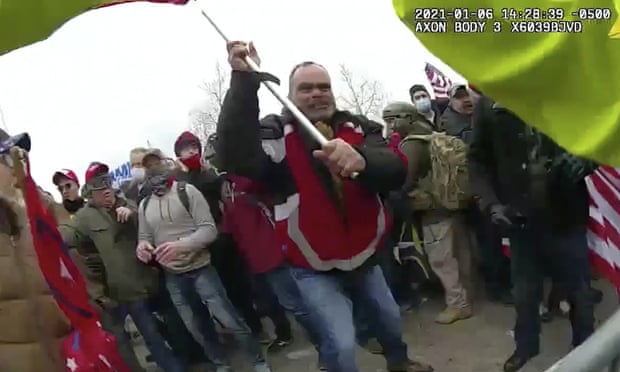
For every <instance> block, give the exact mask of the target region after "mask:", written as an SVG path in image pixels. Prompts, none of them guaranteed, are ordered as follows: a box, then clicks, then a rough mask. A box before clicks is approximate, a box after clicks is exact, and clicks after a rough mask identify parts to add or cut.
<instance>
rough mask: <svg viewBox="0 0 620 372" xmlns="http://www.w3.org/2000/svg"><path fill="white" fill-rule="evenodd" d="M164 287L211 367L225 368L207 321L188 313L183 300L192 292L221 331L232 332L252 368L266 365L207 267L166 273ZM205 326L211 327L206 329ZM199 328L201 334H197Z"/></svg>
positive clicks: (248, 332)
mask: <svg viewBox="0 0 620 372" xmlns="http://www.w3.org/2000/svg"><path fill="white" fill-rule="evenodd" d="M166 286H167V287H168V292H169V293H170V298H171V299H172V303H173V304H174V306H175V307H176V308H177V310H178V311H179V315H180V316H181V319H183V322H184V323H185V325H186V326H187V328H188V329H189V331H190V332H191V333H192V335H193V336H194V338H196V340H198V341H199V342H201V343H202V344H203V346H204V348H205V352H206V354H207V356H208V357H209V359H210V360H211V361H212V362H213V364H215V365H216V366H218V367H224V366H229V363H228V361H227V359H226V353H225V351H224V348H223V346H222V345H221V344H220V343H219V341H218V339H217V337H213V334H212V331H211V328H210V327H213V325H212V324H213V322H212V321H211V319H205V317H204V316H202V317H201V315H202V314H196V313H194V312H192V309H191V307H190V305H189V302H188V300H187V299H188V297H189V294H191V293H192V292H193V293H196V294H198V296H199V297H200V299H201V300H202V302H203V303H206V304H207V306H208V308H209V311H210V313H211V314H212V315H213V317H214V318H216V319H217V320H218V322H219V323H220V324H221V325H222V326H223V327H224V328H227V329H229V330H231V331H233V334H234V336H235V339H236V340H237V342H238V343H239V345H240V347H241V348H242V349H243V350H244V351H245V352H246V353H247V354H249V355H250V357H251V358H252V361H253V362H254V365H255V366H263V365H265V364H266V363H265V359H264V357H263V354H262V351H261V348H260V345H259V344H258V342H257V341H256V340H255V339H254V337H253V336H252V332H251V331H250V328H249V327H248V326H247V324H246V323H245V322H244V321H243V319H242V318H241V317H240V316H239V314H238V313H237V310H236V309H235V308H234V306H233V305H232V304H231V303H230V300H229V299H228V297H227V296H226V291H225V290H224V287H223V286H222V282H221V281H220V277H219V276H218V275H217V272H216V271H215V269H214V268H213V267H212V266H211V265H208V266H205V267H202V268H200V269H196V270H193V271H190V272H187V273H182V274H171V273H168V272H167V273H166ZM208 323H210V324H211V326H210V327H209V326H208V325H207V324H208ZM199 328H200V330H201V332H199V331H197V329H199Z"/></svg>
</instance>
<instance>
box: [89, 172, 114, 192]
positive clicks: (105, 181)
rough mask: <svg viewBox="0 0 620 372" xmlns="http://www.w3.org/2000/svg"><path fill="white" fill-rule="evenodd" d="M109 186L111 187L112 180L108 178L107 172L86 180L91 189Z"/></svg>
mask: <svg viewBox="0 0 620 372" xmlns="http://www.w3.org/2000/svg"><path fill="white" fill-rule="evenodd" d="M111 187H112V180H111V179H110V176H108V175H107V174H106V175H103V176H99V177H96V178H93V179H92V180H90V181H89V182H88V188H89V189H90V190H93V191H96V190H105V189H109V188H111Z"/></svg>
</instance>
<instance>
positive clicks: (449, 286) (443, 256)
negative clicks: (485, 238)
mask: <svg viewBox="0 0 620 372" xmlns="http://www.w3.org/2000/svg"><path fill="white" fill-rule="evenodd" d="M438 217H439V216H437V215H436V214H435V213H433V212H427V213H425V214H424V215H423V216H422V234H423V236H424V249H425V250H426V254H427V256H428V260H429V264H430V265H431V268H432V270H433V272H434V273H435V274H436V275H437V277H439V280H441V284H442V285H443V287H444V290H445V292H446V305H447V306H449V307H454V308H463V307H466V306H469V305H470V302H469V300H470V298H469V296H468V291H467V289H466V288H469V287H470V283H471V265H472V262H471V237H470V234H469V232H468V230H467V226H466V225H465V221H464V218H463V216H462V215H461V214H460V213H458V212H455V213H450V214H444V215H442V216H441V217H439V218H438Z"/></svg>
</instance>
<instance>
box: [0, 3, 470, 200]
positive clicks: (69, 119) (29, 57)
mask: <svg viewBox="0 0 620 372" xmlns="http://www.w3.org/2000/svg"><path fill="white" fill-rule="evenodd" d="M206 5H208V7H205V9H206V10H207V11H208V13H209V15H211V16H212V17H213V18H214V20H215V21H216V22H217V23H218V24H219V25H220V27H221V28H222V29H223V31H224V32H225V33H227V34H228V36H229V38H231V39H241V40H254V42H255V44H256V47H257V49H258V51H259V54H260V55H261V58H262V61H263V68H264V70H266V71H269V72H272V73H274V74H275V75H277V76H279V77H280V78H281V79H282V80H283V86H282V91H283V92H285V91H286V89H287V86H286V77H287V75H288V73H289V71H290V69H291V67H292V66H293V65H295V64H296V63H298V62H301V61H304V60H313V61H316V62H319V63H322V64H323V65H325V66H326V67H327V68H328V70H330V71H331V73H332V77H333V78H334V80H336V78H337V73H338V65H339V64H340V63H345V64H346V65H347V66H348V67H349V68H350V69H351V70H352V71H353V72H354V73H355V74H356V75H357V76H360V77H368V78H371V79H376V80H380V81H381V82H382V84H383V86H384V88H385V90H386V91H387V93H388V94H389V95H390V97H391V98H392V99H393V100H407V99H408V93H407V90H408V88H409V86H411V84H414V83H427V81H426V77H425V75H424V72H423V67H424V62H426V61H428V62H431V63H433V64H435V65H436V66H437V67H438V68H440V69H441V70H442V71H444V72H445V73H446V74H448V75H449V76H450V77H451V78H453V79H454V78H457V79H458V75H456V74H455V73H454V72H453V71H452V70H450V69H449V68H448V67H446V66H445V65H444V64H442V63H441V62H439V61H438V60H437V59H436V58H434V57H433V56H432V55H430V54H429V53H428V52H427V51H426V50H425V49H424V48H423V47H422V46H421V44H420V43H419V42H418V41H417V40H416V39H415V37H414V36H413V34H412V33H411V32H410V31H409V30H408V29H407V28H405V26H404V25H402V24H401V23H400V21H399V20H398V19H397V18H396V16H395V14H394V11H393V9H392V6H391V2H390V1H366V2H360V1H354V0H338V1H334V0H315V1H311V2H308V1H303V2H302V1H290V0H288V1H286V0H263V1H256V0H226V1H223V0H220V1H215V0H202V1H201V2H200V3H193V4H190V5H189V6H172V5H160V4H146V3H133V4H126V5H119V6H114V7H109V8H103V9H99V10H95V11H90V12H87V13H85V14H83V15H81V16H79V17H77V18H74V19H73V20H71V21H69V22H68V23H67V24H65V25H64V26H63V27H62V28H60V29H59V30H58V31H57V32H56V33H55V34H53V35H52V36H51V37H50V38H49V39H47V40H46V41H44V42H40V43H37V44H34V45H31V46H29V47H25V48H22V49H19V50H17V51H14V52H11V53H9V54H6V55H4V56H2V57H0V108H1V109H2V112H3V114H4V115H3V116H4V122H5V125H6V127H7V128H8V129H9V131H10V132H11V133H18V132H29V133H30V134H31V136H32V142H33V148H32V152H31V163H32V168H33V175H34V177H35V180H36V181H37V182H38V183H39V184H40V185H41V186H42V187H43V188H45V189H47V190H49V191H51V192H53V193H54V194H55V196H58V195H57V194H58V193H57V192H55V190H54V187H53V185H52V182H51V177H52V174H53V172H54V171H55V170H57V169H59V168H71V169H73V170H75V171H76V172H77V174H78V176H79V177H80V180H83V174H84V170H85V168H86V166H87V165H88V163H89V162H90V161H94V160H99V161H104V162H107V163H109V164H110V165H111V166H115V165H117V164H120V163H122V162H124V161H126V160H127V158H128V151H129V150H130V149H131V148H133V147H136V146H146V143H147V140H149V141H150V142H151V144H152V145H153V146H157V147H160V148H162V150H164V151H165V152H167V153H169V154H171V153H172V143H173V142H174V139H175V137H176V136H177V135H178V134H179V133H180V132H181V131H183V130H185V129H188V126H189V120H188V113H189V111H190V110H191V109H192V108H195V107H196V106H199V105H200V104H202V103H203V102H204V101H205V98H204V94H205V93H204V91H202V90H201V89H200V88H199V86H200V84H201V83H202V82H204V81H209V80H211V79H213V75H214V70H215V64H216V62H217V61H218V60H219V61H221V62H223V63H224V67H226V68H227V67H228V65H227V64H226V50H225V47H224V42H223V41H222V40H221V39H220V37H219V36H218V35H217V34H216V33H215V31H214V30H213V29H212V28H211V26H210V25H209V24H208V23H207V22H206V20H204V18H203V17H202V15H201V14H200V10H199V6H206ZM334 85H335V93H336V94H338V90H339V88H340V86H339V85H338V84H334ZM260 97H261V110H262V114H263V115H264V114H268V113H270V112H273V111H279V107H280V106H279V103H278V102H277V101H276V100H275V98H273V97H272V96H271V95H270V94H269V92H268V91H266V90H265V89H261V96H260Z"/></svg>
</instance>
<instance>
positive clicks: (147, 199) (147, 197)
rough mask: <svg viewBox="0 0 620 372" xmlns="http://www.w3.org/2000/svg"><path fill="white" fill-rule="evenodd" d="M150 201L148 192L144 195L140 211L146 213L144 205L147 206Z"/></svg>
mask: <svg viewBox="0 0 620 372" xmlns="http://www.w3.org/2000/svg"><path fill="white" fill-rule="evenodd" d="M150 201H151V194H148V195H147V196H145V197H144V204H143V206H144V207H143V208H142V211H144V215H146V207H148V206H149V202H150Z"/></svg>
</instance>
